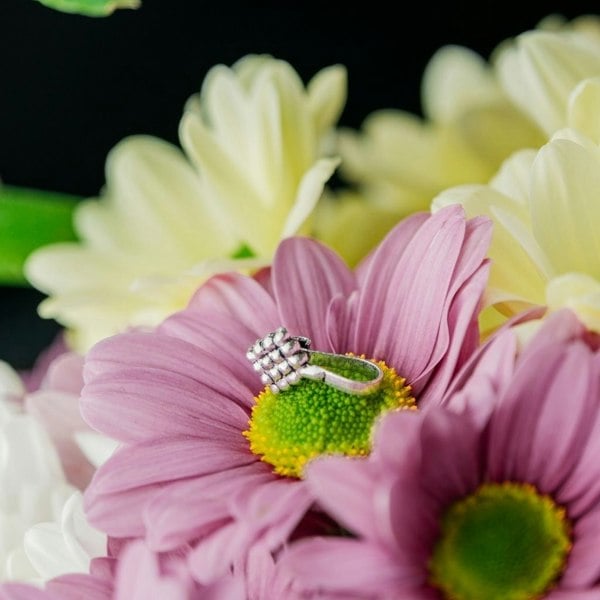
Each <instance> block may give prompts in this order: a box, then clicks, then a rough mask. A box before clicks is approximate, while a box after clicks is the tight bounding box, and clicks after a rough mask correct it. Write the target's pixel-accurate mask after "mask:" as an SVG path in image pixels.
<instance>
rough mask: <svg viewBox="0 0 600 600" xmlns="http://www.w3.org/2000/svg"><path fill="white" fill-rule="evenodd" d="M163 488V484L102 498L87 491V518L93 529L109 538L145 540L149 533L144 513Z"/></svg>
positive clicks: (85, 505)
mask: <svg viewBox="0 0 600 600" xmlns="http://www.w3.org/2000/svg"><path fill="white" fill-rule="evenodd" d="M92 485H93V480H92ZM164 486H165V484H164V483H161V484H155V485H148V486H145V487H142V488H136V489H131V490H126V491H124V492H117V493H113V494H102V495H101V494H96V493H95V492H94V490H93V488H88V489H87V490H86V491H85V493H84V507H85V513H86V516H87V518H88V520H89V522H90V523H91V524H92V525H93V526H94V527H96V528H97V529H100V531H103V532H104V533H106V534H108V535H110V536H114V537H117V538H120V537H121V538H122V537H142V536H143V535H144V534H145V531H146V528H145V526H144V521H143V519H142V514H143V510H144V508H145V506H146V504H147V503H148V502H149V501H150V500H151V499H152V498H153V497H154V495H155V494H156V493H157V492H158V491H159V490H161V489H162V488H164Z"/></svg>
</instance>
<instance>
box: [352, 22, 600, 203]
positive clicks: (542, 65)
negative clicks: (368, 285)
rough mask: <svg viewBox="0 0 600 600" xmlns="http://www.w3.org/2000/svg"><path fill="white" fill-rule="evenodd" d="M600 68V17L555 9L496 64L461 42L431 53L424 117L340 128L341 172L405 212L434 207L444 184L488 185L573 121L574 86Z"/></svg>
mask: <svg viewBox="0 0 600 600" xmlns="http://www.w3.org/2000/svg"><path fill="white" fill-rule="evenodd" d="M595 75H600V20H599V19H598V18H597V17H591V16H590V17H582V18H580V19H576V20H574V21H572V22H570V23H567V22H565V21H564V20H563V19H560V18H559V17H556V16H553V17H551V18H548V19H545V20H544V21H543V22H542V23H540V26H539V28H538V30H535V31H530V32H526V33H524V34H522V35H520V36H518V37H516V38H515V39H511V40H506V41H505V42H503V43H501V44H500V45H499V46H498V48H497V49H496V50H495V51H494V52H493V53H492V58H491V60H490V62H489V63H487V62H485V61H484V60H483V58H481V57H480V56H479V55H478V54H476V53H474V52H472V51H470V50H468V49H466V48H462V47H458V46H446V47H444V48H442V49H440V50H439V51H438V52H437V53H436V54H435V55H434V57H433V58H432V60H431V61H430V63H429V65H428V66H427V68H426V70H425V74H424V77H423V84H422V105H423V114H424V118H423V119H421V118H418V117H416V116H414V115H411V114H409V113H407V112H403V111H398V110H385V111H378V112H375V113H373V114H372V115H370V116H369V117H368V118H367V120H366V121H365V123H364V125H363V129H362V132H360V133H358V132H353V131H348V130H343V131H342V132H341V133H340V154H341V155H342V158H343V163H342V172H343V174H344V175H345V176H346V177H347V179H348V180H349V181H351V182H354V183H356V184H358V185H359V187H360V190H361V192H362V194H363V195H364V196H365V198H366V201H367V202H369V203H370V204H374V205H382V204H385V205H388V206H389V207H391V208H395V210H396V211H398V212H399V213H402V214H408V213H410V212H413V211H415V210H425V209H427V208H428V206H429V204H430V202H431V200H432V198H433V197H434V196H435V195H436V194H438V193H439V192H441V191H442V190H443V189H445V188H448V187H452V186H455V185H460V184H463V183H485V182H488V181H489V179H490V178H491V177H492V176H493V175H494V173H496V171H497V170H498V168H499V167H500V165H501V164H502V162H503V161H504V160H505V159H506V158H508V157H509V156H510V155H511V154H512V153H513V152H515V151H517V150H520V149H523V148H534V149H536V148H539V147H540V146H541V145H542V144H544V143H545V142H547V141H548V139H549V138H550V136H551V135H552V134H553V133H554V132H555V131H557V130H558V129H560V128H562V127H565V126H566V124H567V110H568V107H567V102H568V98H569V95H570V93H571V92H572V90H573V88H574V87H575V86H576V85H577V83H579V82H580V81H582V80H583V79H586V78H588V77H593V76H595Z"/></svg>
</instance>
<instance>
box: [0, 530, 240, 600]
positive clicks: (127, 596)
mask: <svg viewBox="0 0 600 600" xmlns="http://www.w3.org/2000/svg"><path fill="white" fill-rule="evenodd" d="M115 570H116V575H113V573H112V570H111V571H110V572H109V571H105V572H101V570H99V569H96V571H97V572H96V573H94V574H93V575H84V574H73V575H63V576H61V577H57V578H56V579H53V580H51V581H50V582H48V584H47V586H46V588H45V589H44V590H41V589H39V588H37V587H33V586H28V585H22V584H5V585H2V586H0V600H149V599H152V598H157V599H160V600H246V598H247V594H246V586H245V582H244V581H243V580H242V579H241V578H240V577H237V578H234V577H233V576H231V575H230V576H227V577H224V578H222V579H221V580H219V581H216V582H214V583H212V584H210V585H208V586H201V585H199V584H197V583H196V582H195V581H194V580H193V579H192V577H191V576H190V573H189V570H188V568H187V565H186V562H185V559H184V558H183V556H158V555H156V554H154V553H153V552H151V551H150V550H149V549H148V548H147V547H146V545H145V544H144V543H143V542H141V541H134V542H132V543H131V544H128V545H127V546H126V547H125V548H124V550H123V552H122V554H121V555H120V556H119V558H118V561H116V566H115Z"/></svg>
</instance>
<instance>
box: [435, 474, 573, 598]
mask: <svg viewBox="0 0 600 600" xmlns="http://www.w3.org/2000/svg"><path fill="white" fill-rule="evenodd" d="M570 548H571V527H570V524H569V522H568V521H567V519H566V513H565V510H564V509H563V508H561V507H559V506H557V505H556V504H555V503H554V501H553V500H552V498H550V497H549V496H543V495H541V494H539V493H538V492H537V490H536V489H535V488H534V487H533V486H530V485H528V484H519V483H502V484H499V483H487V484H484V485H482V486H481V487H480V488H479V489H478V490H477V491H476V492H475V493H473V494H472V495H470V496H468V497H467V498H464V499H463V500H460V501H458V502H456V503H454V504H453V505H452V506H451V507H450V508H449V509H448V510H447V511H446V513H445V515H444V517H443V519H442V524H441V533H440V537H439V539H438V541H437V543H436V546H435V548H434V551H433V555H432V558H431V561H430V563H429V572H430V583H431V584H432V585H433V586H435V587H437V588H438V589H439V590H441V592H442V595H443V597H444V598H447V599H448V600H533V599H535V598H540V597H542V596H543V595H544V594H546V593H547V592H548V591H549V590H550V589H551V588H552V586H553V584H554V583H555V582H556V581H557V579H558V578H559V577H560V575H561V574H562V571H563V569H564V567H565V564H566V559H567V555H568V553H569V550H570Z"/></svg>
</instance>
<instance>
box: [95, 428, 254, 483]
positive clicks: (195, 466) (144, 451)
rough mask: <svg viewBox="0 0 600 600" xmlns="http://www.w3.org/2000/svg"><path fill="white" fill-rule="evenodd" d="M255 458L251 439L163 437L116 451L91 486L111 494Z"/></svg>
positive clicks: (206, 471)
mask: <svg viewBox="0 0 600 600" xmlns="http://www.w3.org/2000/svg"><path fill="white" fill-rule="evenodd" d="M255 461H256V456H255V455H253V454H252V453H251V452H250V450H249V449H248V442H247V441H246V440H245V439H244V438H243V437H242V436H241V435H239V440H236V439H235V438H234V439H232V440H227V441H221V440H214V439H213V440H211V439H204V440H203V439H198V438H164V439H158V440H151V441H148V442H145V443H141V444H136V445H134V446H127V447H125V448H122V449H120V450H117V451H116V452H115V453H114V454H113V455H112V456H111V458H109V460H108V461H107V462H106V463H105V464H104V465H102V466H101V467H100V468H99V469H98V472H97V473H96V476H95V477H94V480H93V481H92V483H91V484H90V487H89V488H88V489H89V490H91V491H90V493H94V494H111V493H114V492H122V491H125V490H130V489H133V488H137V487H143V486H146V485H151V484H155V483H162V482H172V481H177V480H178V479H185V478H188V477H199V476H202V475H208V474H210V473H218V472H221V471H226V470H228V469H233V468H235V467H239V466H242V465H245V464H249V463H253V462H255Z"/></svg>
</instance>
